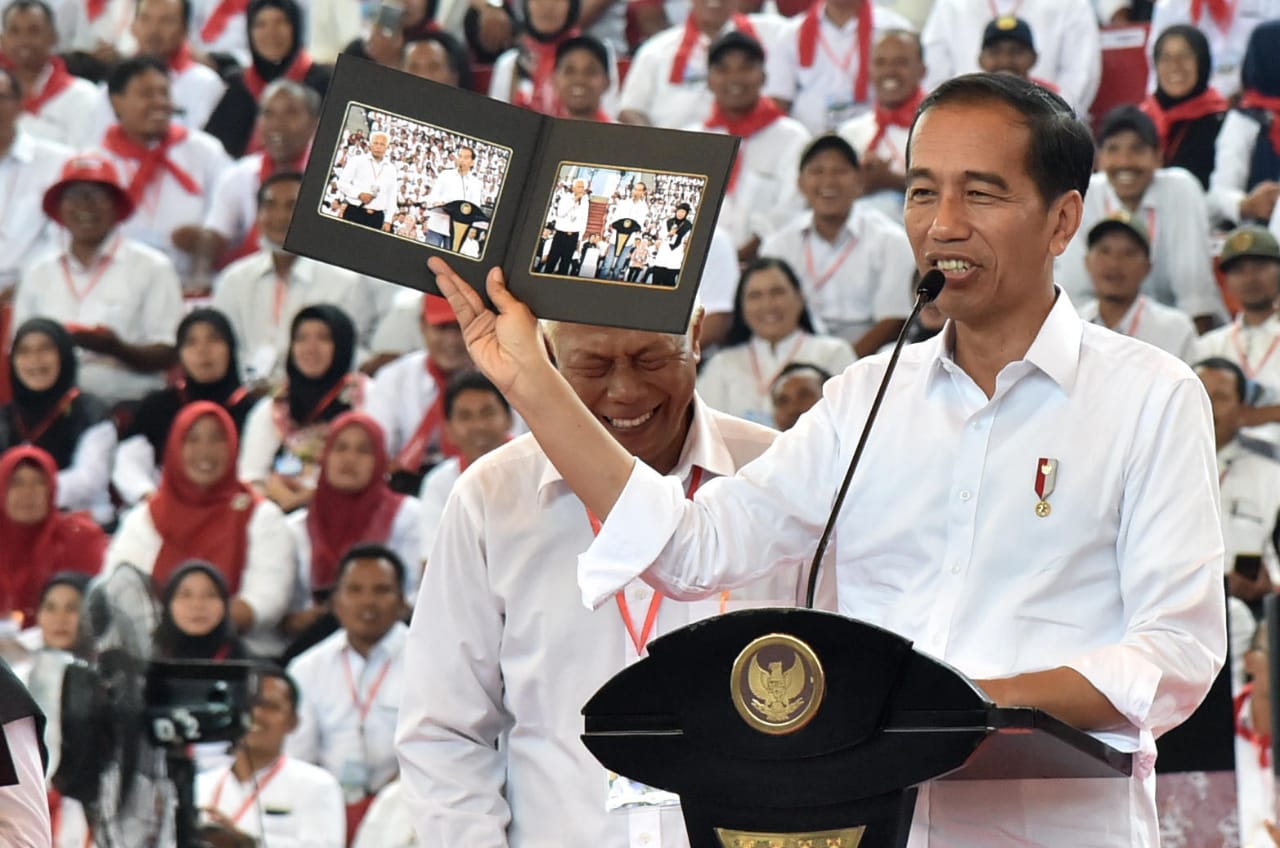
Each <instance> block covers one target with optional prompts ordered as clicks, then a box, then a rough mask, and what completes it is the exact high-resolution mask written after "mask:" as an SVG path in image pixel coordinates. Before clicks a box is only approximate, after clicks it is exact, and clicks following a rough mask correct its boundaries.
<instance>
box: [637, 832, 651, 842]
mask: <svg viewBox="0 0 1280 848" xmlns="http://www.w3.org/2000/svg"><path fill="white" fill-rule="evenodd" d="M636 841H637V842H639V843H640V844H641V845H648V844H649V843H651V842H653V834H652V833H650V832H649V831H647V830H646V831H645V832H644V833H642V834H640V837H639V839H637V840H636Z"/></svg>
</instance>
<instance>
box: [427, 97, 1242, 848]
mask: <svg viewBox="0 0 1280 848" xmlns="http://www.w3.org/2000/svg"><path fill="white" fill-rule="evenodd" d="M921 108H922V112H921V117H920V118H919V119H918V120H917V122H916V125H915V127H914V129H913V135H912V143H911V149H910V167H909V169H908V172H907V174H908V184H907V208H906V214H905V216H904V219H905V222H906V229H907V233H908V235H909V237H910V239H911V244H912V247H913V249H914V251H915V254H916V262H917V267H918V269H919V270H920V271H922V272H923V271H929V270H933V269H935V268H936V269H937V270H939V271H941V272H942V273H943V275H944V277H945V280H946V285H945V286H944V287H943V289H942V292H941V294H940V296H939V297H938V299H937V303H938V306H939V308H940V309H941V310H942V311H943V312H944V313H945V314H947V315H949V316H950V322H949V323H948V325H947V327H946V329H945V330H944V331H943V332H942V333H940V334H939V335H938V336H935V337H934V338H933V339H932V340H930V341H928V342H926V343H925V344H920V345H911V346H909V347H907V348H906V349H905V350H904V352H903V356H902V359H901V360H900V363H899V365H900V367H899V369H898V373H897V377H898V380H897V383H896V384H895V386H890V387H889V390H888V393H887V394H886V395H885V398H884V405H883V406H882V407H881V409H880V413H881V415H880V425H881V426H880V427H879V428H878V429H877V430H876V431H875V432H873V433H872V434H871V441H870V442H869V447H870V450H868V451H867V452H866V453H865V454H863V457H862V465H861V466H860V468H859V474H860V475H862V476H861V479H862V480H863V482H864V484H866V485H863V486H861V487H860V486H858V485H857V484H856V481H855V485H854V486H853V488H852V489H851V491H850V498H849V500H848V502H847V503H846V505H845V506H846V509H845V511H844V513H843V517H842V518H841V519H839V520H838V521H837V523H836V526H835V534H836V539H837V544H836V546H835V549H834V550H835V565H836V579H837V581H838V584H839V586H838V592H839V602H840V611H841V612H842V613H844V614H845V615H849V616H851V617H854V618H859V619H862V620H865V621H867V622H869V623H872V624H875V625H878V626H881V627H885V628H887V629H889V630H891V631H894V632H896V633H898V634H900V635H902V636H903V637H905V638H906V639H909V640H911V641H912V642H913V643H914V644H915V646H916V649H917V650H921V651H925V652H926V653H928V654H930V655H931V656H933V657H936V658H938V659H941V660H943V661H944V662H947V663H949V664H951V665H952V666H954V667H955V668H957V669H959V670H960V671H961V672H962V673H964V674H967V675H969V676H971V677H972V678H974V679H975V682H976V684H977V685H978V686H979V687H980V688H981V689H982V690H983V691H985V692H986V694H987V695H988V696H989V697H990V699H991V700H992V701H993V702H994V703H996V704H999V705H1014V704H1016V705H1022V706H1033V707H1038V708H1040V709H1043V710H1046V711H1048V712H1049V713H1052V714H1053V715H1055V716H1057V717H1058V718H1060V719H1061V720H1063V721H1066V722H1067V723H1069V724H1071V725H1074V726H1075V727H1078V728H1081V729H1083V730H1086V731H1089V732H1091V733H1092V734H1094V735H1095V736H1097V737H1098V738H1099V739H1101V740H1103V741H1107V742H1109V743H1111V744H1113V745H1117V746H1120V747H1121V748H1122V749H1123V750H1128V751H1134V752H1136V756H1135V760H1134V776H1133V778H1131V779H1128V780H1087V779H1084V780H1029V781H1018V782H1015V783H1011V784H1008V785H1007V786H1005V787H994V789H995V790H996V791H993V786H992V785H990V784H983V783H982V782H966V781H954V782H946V781H943V782H937V783H933V784H926V785H925V786H924V787H922V788H921V789H920V794H919V797H918V799H917V803H916V809H915V816H914V820H913V823H912V831H913V832H912V836H913V837H914V839H913V840H912V842H911V844H912V845H913V846H917V845H918V846H920V848H941V846H947V848H1004V846H1021V845H1027V844H1030V843H1039V844H1041V845H1045V846H1050V848H1075V846H1079V845H1090V846H1093V848H1122V846H1123V848H1130V846H1134V845H1155V844H1157V843H1158V840H1159V835H1158V828H1157V822H1156V811H1155V781H1154V777H1153V775H1152V774H1151V768H1152V765H1153V764H1154V754H1155V745H1154V737H1156V736H1158V735H1160V734H1161V733H1163V732H1165V731H1166V730H1168V729H1169V728H1171V727H1174V726H1176V725H1178V724H1179V723H1181V722H1182V721H1183V720H1184V719H1185V718H1186V717H1187V716H1188V715H1190V714H1191V712H1192V711H1193V710H1194V709H1195V708H1196V707H1197V705H1198V704H1199V703H1200V701H1201V699H1203V698H1204V696H1205V694H1206V693H1207V692H1208V690H1209V688H1210V685H1211V684H1212V682H1213V681H1214V679H1215V678H1216V676H1217V673H1218V671H1219V669H1220V668H1221V667H1222V664H1223V660H1224V656H1225V653H1226V628H1225V622H1224V616H1223V607H1224V603H1225V599H1224V597H1223V586H1222V584H1223V571H1222V531H1221V528H1220V527H1219V525H1218V521H1217V480H1216V469H1215V467H1214V465H1215V463H1214V457H1213V436H1212V434H1211V432H1210V430H1209V428H1210V410H1209V402H1208V399H1207V398H1206V397H1205V395H1204V390H1203V388H1202V386H1201V385H1200V382H1199V380H1197V379H1196V377H1195V375H1194V374H1193V373H1192V372H1191V370H1190V369H1189V368H1188V367H1187V366H1186V365H1185V364H1184V363H1181V362H1179V361H1178V360H1177V359H1175V358H1174V357H1172V356H1170V355H1168V354H1166V353H1164V352H1163V351H1160V350H1158V349H1156V348H1154V347H1151V346H1150V345H1145V344H1141V343H1139V342H1135V341H1133V340H1131V339H1127V338H1125V337H1124V336H1121V335H1119V334H1117V333H1111V332H1108V331H1106V330H1103V329H1102V328H1100V327H1093V326H1091V325H1089V324H1086V323H1084V322H1083V321H1081V320H1080V318H1079V316H1078V315H1076V313H1075V309H1074V308H1073V307H1072V305H1071V303H1070V300H1069V299H1068V298H1067V296H1066V294H1065V293H1064V292H1062V291H1061V290H1060V289H1057V288H1056V287H1055V286H1054V285H1053V280H1052V274H1051V272H1052V267H1053V266H1052V262H1051V257H1052V256H1053V255H1054V254H1057V253H1060V252H1061V251H1062V250H1063V249H1065V247H1066V244H1067V242H1068V241H1069V240H1070V238H1071V236H1072V235H1073V234H1074V230H1075V228H1076V227H1077V226H1078V224H1079V221H1080V216H1081V206H1082V201H1081V195H1082V193H1083V192H1084V191H1085V190H1086V189H1087V188H1088V181H1089V173H1090V170H1091V168H1092V165H1093V144H1092V140H1091V139H1090V136H1089V130H1088V128H1087V127H1086V126H1085V125H1084V124H1083V123H1082V122H1080V121H1079V120H1078V119H1077V118H1075V116H1074V114H1073V113H1072V112H1071V109H1070V107H1069V106H1068V105H1067V104H1066V103H1065V102H1064V101H1062V100H1061V99H1060V98H1058V97H1056V96H1054V95H1052V94H1047V93H1046V92H1045V91H1044V89H1041V88H1039V87H1037V86H1034V85H1032V84H1031V83H1028V82H1026V81H1025V80H1020V79H1018V78H1016V77H1012V76H1008V75H1005V74H980V75H972V76H965V77H959V78H956V79H953V80H950V81H948V82H947V83H945V84H944V85H942V86H940V87H939V88H938V89H937V90H936V91H935V92H934V93H933V94H932V95H931V96H930V97H929V98H927V99H926V100H925V102H924V104H922V107H921ZM430 264H431V266H432V269H433V270H434V271H435V272H436V275H437V276H436V279H437V281H438V283H439V285H440V287H441V288H442V290H444V291H445V292H446V294H447V295H448V296H449V297H450V299H451V302H452V303H453V306H454V309H455V311H457V313H458V317H459V320H460V322H461V323H462V324H463V327H464V331H465V332H466V334H467V336H468V339H469V340H470V342H471V344H470V349H471V352H472V357H473V358H474V359H475V360H476V363H477V366H478V367H480V368H481V369H482V370H483V371H485V372H486V373H488V374H489V376H490V378H491V379H493V381H494V384H495V385H497V386H499V387H500V388H502V389H503V390H504V394H505V395H506V396H507V398H508V399H509V400H510V401H511V402H512V405H513V407H514V408H515V409H516V410H517V412H518V413H519V414H520V415H521V416H522V417H524V418H525V420H526V421H527V422H528V423H529V425H530V429H531V430H532V432H533V434H534V436H535V438H536V439H537V441H538V444H539V445H540V447H541V449H542V450H543V451H545V452H546V453H547V455H548V456H549V457H551V458H552V459H553V460H554V461H555V462H556V464H557V467H558V468H559V469H560V472H561V473H562V474H563V476H564V479H565V480H566V482H567V483H568V484H569V486H570V487H572V489H573V490H574V491H575V492H577V493H578V495H579V496H580V497H581V498H582V501H583V503H585V504H586V506H587V507H588V508H589V509H590V510H591V511H592V512H593V513H594V514H595V515H598V516H603V517H604V518H605V520H604V522H603V527H602V529H601V532H600V535H599V536H598V537H597V538H596V540H595V542H594V543H593V544H592V546H591V548H590V549H588V550H587V552H586V553H585V554H583V555H582V556H581V557H580V558H579V561H578V573H579V585H580V587H581V590H582V599H583V601H584V602H585V603H587V604H588V605H590V606H592V607H598V606H600V604H601V603H602V602H604V601H610V600H611V597H612V596H613V595H614V593H615V592H616V591H617V590H618V589H619V588H620V587H621V586H624V585H627V584H629V583H630V582H631V581H633V580H635V579H636V578H637V577H642V579H643V580H645V581H646V582H649V583H651V584H652V585H655V586H657V587H660V588H661V589H662V590H663V591H668V592H672V593H674V595H675V597H683V598H697V597H706V596H708V595H709V594H712V593H714V592H715V591H719V590H723V589H725V588H730V587H732V586H735V585H741V584H742V583H744V582H746V581H749V580H752V579H757V578H759V577H760V576H762V575H765V574H768V573H770V572H771V571H772V570H774V569H777V568H780V567H785V566H789V565H792V564H794V563H796V562H798V561H804V560H806V559H807V558H808V557H809V556H811V554H812V551H813V546H814V543H815V542H816V540H817V538H818V535H819V533H820V530H821V528H822V526H823V525H824V523H825V521H826V520H827V518H828V514H829V511H830V509H831V503H832V495H833V493H834V492H835V491H836V489H837V487H838V485H839V483H840V479H841V477H842V476H843V472H844V466H845V459H846V457H848V456H849V455H850V453H851V452H852V450H853V441H854V440H855V438H856V436H857V433H858V432H859V431H860V429H861V424H862V422H863V421H864V419H865V418H866V415H867V410H868V408H869V406H870V405H871V402H872V397H873V395H875V394H876V393H877V387H878V386H879V384H880V382H881V378H882V377H883V376H884V370H885V367H886V365H887V362H888V358H887V357H886V356H883V355H882V356H873V357H868V358H866V359H862V360H859V361H858V362H856V363H854V365H853V366H851V367H850V368H848V369H846V370H845V371H844V373H843V374H841V375H840V376H839V377H836V378H835V379H833V380H832V381H830V382H829V383H828V384H827V385H826V386H825V387H824V396H823V399H822V400H821V401H820V402H819V403H818V404H817V405H816V406H814V408H813V409H811V410H810V411H809V412H808V413H806V414H805V415H803V416H801V418H800V420H799V422H797V424H796V426H795V427H793V428H792V429H791V430H789V431H787V432H786V433H783V434H782V435H781V436H779V437H778V439H777V441H776V442H775V443H774V445H773V446H772V447H771V448H770V450H769V451H768V452H767V453H766V454H765V455H764V456H762V457H761V458H760V459H758V460H756V461H755V462H753V463H751V464H750V465H749V466H748V467H747V468H746V469H744V470H743V471H742V472H740V473H739V474H738V475H737V476H735V477H734V478H732V479H730V480H724V481H717V483H716V484H715V485H714V486H710V487H707V488H705V489H703V490H702V491H700V492H699V493H698V496H697V497H696V498H695V499H694V501H693V502H692V503H686V500H685V498H684V492H683V491H682V489H681V487H680V484H679V481H678V480H674V479H668V478H663V477H662V476H661V470H660V469H659V470H655V469H654V468H651V467H649V466H648V465H646V464H645V463H643V462H636V461H635V459H634V458H633V457H631V456H629V455H627V453H626V452H625V451H623V450H620V449H619V448H618V447H617V445H616V444H615V443H614V442H613V441H612V440H610V439H609V438H608V436H609V433H608V431H607V430H606V429H605V427H604V426H603V423H602V422H601V420H600V418H599V417H598V416H597V415H593V414H592V413H591V412H590V411H589V410H587V409H584V408H583V406H582V404H581V403H579V402H577V400H575V397H576V395H575V392H574V391H573V388H572V386H571V385H570V384H568V383H566V382H565V381H564V379H563V378H562V377H561V376H560V375H559V374H558V373H557V372H556V371H555V370H554V369H553V368H552V367H551V366H550V364H549V363H548V362H547V360H546V356H545V354H544V352H543V351H542V348H541V340H540V339H539V337H538V335H537V332H536V330H537V325H536V322H535V321H534V319H533V317H532V316H531V315H530V314H529V313H528V311H527V310H526V309H525V308H524V307H523V306H522V305H521V304H520V303H519V302H518V301H517V300H515V298H514V297H512V296H511V295H510V293H509V292H507V291H506V290H505V288H504V287H503V285H502V282H501V278H500V276H499V275H498V274H497V273H491V276H490V279H489V290H488V291H489V294H490V295H491V296H492V297H493V299H494V302H495V304H496V305H497V307H498V308H499V309H500V310H501V311H502V320H501V322H500V324H497V323H495V322H494V317H493V314H492V313H490V312H488V310H486V309H485V308H484V305H483V302H482V301H481V300H480V298H479V296H478V294H476V293H475V292H474V290H472V289H471V288H470V287H469V286H467V285H466V283H465V282H463V281H462V280H461V279H460V278H457V277H456V276H454V275H452V274H451V273H450V272H449V271H448V268H447V266H446V264H445V263H444V262H442V261H440V260H438V259H434V258H433V259H432V260H430ZM1104 411H1105V412H1104ZM628 414H629V415H632V414H634V413H628ZM886 424H887V426H886ZM495 456H497V454H495ZM1045 465H1048V466H1050V471H1049V472H1044V471H1042V470H1041V469H1042V467H1043V466H1045ZM1059 468H1060V469H1061V473H1060V474H1058V473H1056V470H1057V469H1059ZM1068 469H1070V472H1068ZM1033 472H1034V473H1033ZM1068 474H1070V482H1068ZM1050 478H1052V479H1050ZM904 480H909V481H917V482H919V481H925V482H924V483H923V484H922V485H913V488H912V495H911V497H910V498H902V497H899V496H897V495H898V493H899V492H900V490H901V483H902V481H904ZM930 481H933V482H930ZM1037 481H1038V482H1037ZM460 501H461V498H459V499H458V501H455V503H459V507H460V508H461V504H460ZM460 511H461V509H460ZM469 538H470V539H471V540H472V541H471V544H472V545H473V546H474V544H475V542H474V540H475V538H477V537H476V536H475V535H471V536H470V537H469ZM442 544H443V537H442V542H441V545H442ZM438 547H439V546H438ZM440 562H441V560H440V559H439V558H437V560H436V562H435V563H434V564H433V567H434V565H438V564H439V563H440ZM431 570H432V569H428V576H430V573H431ZM479 573H480V574H481V575H482V576H483V575H484V572H483V571H480V572H479ZM437 585H439V584H437ZM448 594H449V596H450V597H453V598H456V597H461V596H462V595H463V593H462V592H450V593H448ZM419 609H421V607H419ZM1086 610H1087V612H1086ZM490 614H492V613H490ZM415 623H416V622H415ZM542 638H543V640H544V641H543V642H541V643H539V642H538V639H539V636H537V635H535V636H531V637H529V639H527V640H526V642H529V643H533V644H534V645H535V646H540V647H543V648H544V649H549V650H552V651H554V650H555V647H554V645H553V643H550V642H548V641H545V638H546V637H545V636H544V637H542ZM439 644H440V643H439V642H438V641H437V642H436V643H434V645H433V647H434V646H438V645H439ZM485 682H486V683H488V682H489V681H488V680H486V681H485ZM509 693H510V690H509V689H508V697H509ZM406 703H410V702H409V701H406ZM493 774H494V778H493V779H494V782H495V785H496V783H497V781H498V780H499V777H498V774H499V772H497V771H496V770H495V772H494V773H493Z"/></svg>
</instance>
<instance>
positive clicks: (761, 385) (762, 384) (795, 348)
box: [747, 331, 809, 395]
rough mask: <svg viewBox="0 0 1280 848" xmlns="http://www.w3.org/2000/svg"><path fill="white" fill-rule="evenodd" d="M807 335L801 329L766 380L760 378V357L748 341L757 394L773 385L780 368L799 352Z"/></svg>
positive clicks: (762, 393) (764, 393)
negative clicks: (776, 368)
mask: <svg viewBox="0 0 1280 848" xmlns="http://www.w3.org/2000/svg"><path fill="white" fill-rule="evenodd" d="M808 337H809V335H808V333H805V332H803V331H801V333H800V337H799V338H798V339H796V343H795V344H793V345H792V346H791V350H790V351H788V352H787V355H786V356H785V357H783V359H782V365H781V366H780V367H779V368H778V370H777V371H774V372H773V374H772V375H771V376H770V377H769V379H768V380H764V379H762V378H761V376H760V358H759V357H758V356H756V349H755V347H754V346H753V345H751V344H750V343H748V345H747V352H748V353H750V354H751V373H752V374H753V375H754V376H755V378H756V390H757V393H758V394H761V395H768V394H769V387H770V386H772V385H773V381H774V380H776V379H778V375H779V374H780V373H782V369H783V368H786V367H787V365H789V364H790V363H791V360H793V359H795V358H796V354H797V353H799V352H800V348H801V347H802V346H803V345H804V343H805V340H806V339H807V338H808Z"/></svg>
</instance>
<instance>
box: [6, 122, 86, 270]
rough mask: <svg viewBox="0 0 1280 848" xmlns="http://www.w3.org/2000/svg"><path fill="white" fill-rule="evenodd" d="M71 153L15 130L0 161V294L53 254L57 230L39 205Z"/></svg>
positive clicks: (54, 143) (68, 148) (59, 145)
mask: <svg viewBox="0 0 1280 848" xmlns="http://www.w3.org/2000/svg"><path fill="white" fill-rule="evenodd" d="M72 153H74V151H73V150H72V149H71V148H70V147H65V146H63V145H61V144H58V143H56V142H52V141H45V140H44V139H42V138H36V137H35V136H33V135H31V134H30V133H26V132H23V131H22V130H18V131H17V132H16V133H15V134H14V137H13V143H12V144H10V145H9V149H8V150H6V151H5V153H4V156H2V157H0V210H3V211H2V212H0V291H4V290H5V289H7V288H10V287H11V286H15V285H17V284H18V278H19V277H20V276H21V274H22V271H23V269H25V268H26V267H27V266H28V265H30V264H31V262H32V260H34V259H36V258H38V257H39V256H40V255H41V254H43V253H46V252H48V251H50V250H53V249H55V245H56V243H57V238H56V233H55V231H56V230H57V226H56V225H55V224H54V223H53V222H52V221H50V220H49V219H48V218H46V217H45V214H44V210H43V209H42V208H41V205H40V204H41V202H42V201H43V199H44V193H45V191H46V190H47V189H48V188H49V186H51V185H53V184H54V183H56V182H57V181H58V177H59V176H60V174H61V172H62V164H63V163H64V162H65V161H66V160H67V159H68V158H69V157H70V156H71V154H72Z"/></svg>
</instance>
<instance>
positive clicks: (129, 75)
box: [107, 56, 169, 94]
mask: <svg viewBox="0 0 1280 848" xmlns="http://www.w3.org/2000/svg"><path fill="white" fill-rule="evenodd" d="M147 71H156V72H157V73H161V74H164V78H165V79H166V80H167V79H168V78H169V66H168V65H166V64H165V63H164V60H162V59H161V58H160V57H158V56H134V57H133V58H132V59H125V60H124V61H123V62H120V63H119V64H117V65H116V66H115V67H114V68H112V69H111V73H110V74H108V75H107V93H108V94H124V90H125V89H126V88H128V87H129V83H131V82H133V78H134V77H138V76H142V75H143V74H145V73H146V72H147Z"/></svg>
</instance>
